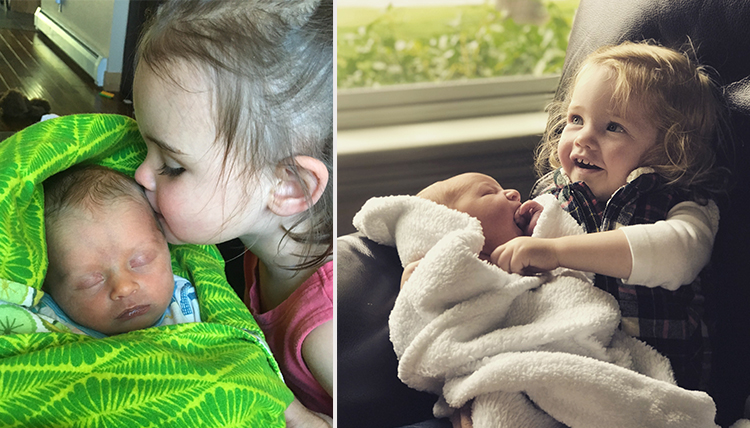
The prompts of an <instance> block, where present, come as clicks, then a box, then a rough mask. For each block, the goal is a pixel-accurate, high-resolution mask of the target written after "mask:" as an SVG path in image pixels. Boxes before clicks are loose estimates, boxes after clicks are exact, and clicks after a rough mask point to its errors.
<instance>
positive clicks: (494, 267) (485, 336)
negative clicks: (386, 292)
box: [354, 173, 715, 428]
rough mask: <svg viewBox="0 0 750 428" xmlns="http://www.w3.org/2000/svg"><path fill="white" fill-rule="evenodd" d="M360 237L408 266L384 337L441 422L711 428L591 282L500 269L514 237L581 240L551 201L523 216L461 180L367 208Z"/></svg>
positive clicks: (532, 204)
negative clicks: (432, 399) (432, 397)
mask: <svg viewBox="0 0 750 428" xmlns="http://www.w3.org/2000/svg"><path fill="white" fill-rule="evenodd" d="M354 225H355V227H357V229H358V230H359V231H360V232H362V233H363V234H364V235H365V236H366V237H367V238H369V239H371V240H373V241H375V242H377V243H379V244H382V245H389V246H394V247H396V249H397V250H398V255H399V258H400V260H401V265H402V266H405V267H406V271H405V274H404V277H403V278H402V279H403V283H402V289H401V291H400V292H399V294H398V296H397V297H396V301H395V302H394V306H393V309H392V311H391V314H390V317H389V321H388V327H389V338H390V340H391V343H392V345H393V350H394V352H395V354H396V356H397V358H398V360H399V362H398V377H399V379H400V380H401V381H402V382H404V383H405V384H406V385H408V386H410V387H411V388H414V389H417V390H420V391H428V392H431V393H434V394H437V395H438V396H439V398H438V401H437V402H436V404H435V407H434V408H433V413H434V415H435V416H436V417H452V418H456V419H454V422H458V423H461V422H465V421H466V420H467V419H469V420H470V422H471V424H472V425H473V426H474V427H475V428H485V427H487V428H490V427H492V428H494V427H518V426H533V427H535V428H559V427H561V426H569V427H574V428H575V427H590V426H608V427H618V428H643V427H659V428H664V427H674V428H677V427H679V428H684V427H709V426H711V427H713V426H715V425H713V424H712V422H711V421H712V419H713V415H714V414H715V407H714V406H713V401H712V400H711V398H710V396H708V395H707V394H705V393H701V392H696V391H688V390H685V389H682V388H679V387H678V386H677V385H676V384H675V382H674V378H673V375H672V370H671V367H670V365H669V360H667V359H666V358H665V357H664V356H662V355H660V354H658V352H656V351H655V350H654V349H653V348H651V347H649V346H648V345H646V344H645V343H643V342H640V341H638V340H637V339H635V338H632V337H630V336H628V335H626V334H624V333H622V332H621V331H619V330H618V328H617V327H618V325H619V323H620V310H619V306H618V304H617V302H616V301H615V299H614V298H613V297H612V295H611V294H609V293H607V292H606V291H604V290H601V289H598V288H596V287H595V286H594V285H593V282H592V280H591V277H592V275H590V274H587V273H585V272H581V271H576V270H572V269H566V268H556V269H554V270H551V271H548V272H542V273H539V274H538V275H528V276H523V275H518V274H511V273H508V272H507V271H505V270H503V269H502V268H501V267H499V265H498V263H497V261H496V260H495V259H496V258H497V255H498V253H499V252H501V251H500V250H501V249H502V248H503V247H505V246H507V245H508V244H507V243H508V242H510V241H514V240H515V238H517V237H524V236H529V235H533V236H534V237H537V238H558V237H564V236H575V235H582V234H583V233H584V231H583V229H582V228H581V226H580V225H578V223H577V222H576V220H575V219H574V218H573V217H572V216H571V215H570V214H568V213H567V212H565V211H564V210H563V209H562V207H561V205H560V204H559V202H558V201H557V199H556V198H555V197H554V196H553V195H541V196H539V197H537V198H535V199H534V200H533V201H527V202H524V203H522V202H521V198H520V195H519V193H518V192H517V191H515V190H510V189H503V188H502V186H500V185H499V184H498V183H497V182H496V181H495V180H493V179H492V178H490V177H488V176H486V175H483V174H476V173H468V174H461V175H458V176H455V177H452V178H450V179H447V180H445V181H440V182H437V183H435V184H433V185H430V186H428V187H427V188H425V189H424V190H422V191H421V192H420V193H419V194H418V195H417V196H407V195H399V196H386V197H378V198H372V199H370V200H368V201H367V202H366V203H365V204H364V206H363V207H362V209H361V210H360V211H359V213H357V215H356V216H355V217H354ZM499 249H500V250H499ZM417 264H418V266H417ZM407 278H408V280H406V279H407ZM655 403H658V404H655ZM467 416H470V417H468V418H467Z"/></svg>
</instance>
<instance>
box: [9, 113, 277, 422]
mask: <svg viewBox="0 0 750 428" xmlns="http://www.w3.org/2000/svg"><path fill="white" fill-rule="evenodd" d="M145 155H146V147H145V144H144V143H143V140H142V139H141V136H140V134H139V132H138V128H137V126H136V123H135V122H134V121H133V120H132V119H130V118H128V117H125V116H117V115H98V114H96V115H94V114H91V115H72V116H64V117H60V118H57V119H52V120H48V121H45V122H41V123H38V124H36V125H33V126H31V127H28V128H26V129H24V130H23V131H21V132H19V133H17V134H15V135H13V136H12V137H11V138H9V139H7V140H5V141H3V142H2V143H0V301H2V304H0V334H3V335H1V336H0V426H3V427H68V426H70V427H171V426H174V427H188V426H191V427H192V426H195V427H276V426H284V410H285V409H286V407H287V405H288V404H289V403H290V402H291V400H292V394H291V392H290V391H289V390H288V389H287V388H286V386H285V385H284V383H283V382H282V380H281V378H280V375H279V370H278V366H277V365H276V362H275V361H274V359H273V357H272V356H271V354H270V352H269V351H268V350H267V348H266V347H265V346H264V345H263V342H262V337H263V335H262V333H261V332H260V329H259V328H258V325H257V324H256V323H255V321H254V320H253V318H252V316H251V315H250V313H249V312H248V311H247V309H246V308H245V306H244V304H243V303H242V301H241V300H240V299H239V297H238V296H237V294H236V293H235V292H234V290H233V289H232V288H231V287H230V286H229V284H228V283H227V281H226V277H225V275H224V262H223V260H222V258H221V255H220V253H219V252H218V250H217V249H216V248H215V247H214V246H197V245H180V246H174V247H171V249H170V251H171V253H172V265H173V269H174V273H175V274H177V275H180V276H182V277H185V278H188V279H190V280H191V281H192V283H193V284H194V285H195V287H196V290H197V294H198V301H199V304H200V310H201V318H202V319H203V321H204V322H202V323H192V324H180V325H172V326H164V327H156V328H149V329H145V330H139V331H133V332H130V333H126V334H121V335H117V336H112V337H108V338H104V339H93V338H91V337H88V336H83V335H77V334H73V333H69V332H66V330H65V327H63V326H60V325H55V324H52V323H50V322H48V320H45V319H42V318H40V317H39V316H37V315H36V314H35V313H34V312H33V311H32V310H30V308H33V307H34V305H36V304H37V303H38V302H39V300H40V299H41V296H42V293H43V292H42V291H41V286H42V282H43V279H44V275H45V273H46V269H47V256H46V243H45V238H44V194H43V188H42V182H43V181H44V180H45V179H46V178H48V177H49V176H51V175H53V174H55V173H57V172H59V171H62V170H64V169H67V168H68V167H70V166H72V165H75V164H78V163H97V164H100V165H104V166H108V167H111V168H114V169H117V170H119V171H122V172H125V173H127V174H129V175H131V176H132V175H133V173H134V172H135V169H136V168H137V167H138V165H139V164H140V162H141V161H142V160H143V158H144V157H145Z"/></svg>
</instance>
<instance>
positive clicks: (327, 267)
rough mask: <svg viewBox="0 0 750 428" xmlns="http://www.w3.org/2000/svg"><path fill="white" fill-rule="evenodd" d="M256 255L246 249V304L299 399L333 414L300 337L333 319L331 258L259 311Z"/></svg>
mask: <svg viewBox="0 0 750 428" xmlns="http://www.w3.org/2000/svg"><path fill="white" fill-rule="evenodd" d="M257 266H258V258H257V257H255V255H253V254H251V253H250V252H247V253H245V305H247V307H248V309H250V312H251V313H252V314H253V316H254V317H255V320H256V321H257V322H258V325H259V326H260V328H261V330H263V334H265V336H266V341H267V342H268V346H269V347H270V348H271V352H273V355H274V357H276V361H277V362H278V363H279V367H280V368H281V373H282V374H283V375H284V381H285V382H286V385H287V386H288V387H289V389H291V390H292V392H293V393H294V395H295V396H296V397H297V398H298V399H299V401H300V402H301V403H302V404H304V405H305V407H307V408H308V409H310V410H312V411H314V412H320V413H325V414H327V415H328V416H333V399H332V398H331V396H330V395H328V393H327V392H326V390H325V389H323V387H321V386H320V384H319V383H318V381H317V380H315V377H314V376H313V375H312V373H310V370H309V369H308V368H307V365H305V361H304V360H303V359H302V341H303V340H305V338H306V337H307V335H308V334H310V332H311V331H312V330H313V329H314V328H315V327H317V326H319V325H321V324H323V323H324V322H326V321H330V320H332V319H333V262H332V261H331V262H328V263H326V264H324V265H323V266H321V268H320V269H318V270H317V271H316V272H315V273H314V274H313V275H312V276H311V277H310V278H308V279H307V280H306V281H305V282H304V283H303V284H302V285H301V286H300V287H299V288H298V289H297V290H295V291H294V293H292V295H291V296H289V297H288V298H287V299H286V300H284V301H283V302H281V304H280V305H279V306H277V307H275V308H274V309H271V310H270V311H268V312H265V313H261V312H260V290H259V288H258V281H257Z"/></svg>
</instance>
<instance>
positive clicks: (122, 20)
mask: <svg viewBox="0 0 750 428" xmlns="http://www.w3.org/2000/svg"><path fill="white" fill-rule="evenodd" d="M129 4H130V0H62V2H61V4H58V3H57V2H56V1H55V0H42V3H41V8H42V10H43V11H44V13H45V14H46V15H47V16H49V17H50V18H51V19H53V20H54V21H55V22H57V23H58V24H59V25H60V26H62V27H64V28H65V29H67V30H68V31H69V32H70V33H71V34H73V35H74V36H75V37H77V38H78V39H79V40H80V41H82V42H83V43H84V44H86V46H88V47H89V48H91V49H92V50H94V51H96V52H97V53H98V54H100V55H101V56H103V57H106V58H107V72H109V73H121V72H122V63H123V49H124V46H125V32H126V26H127V22H128V8H129Z"/></svg>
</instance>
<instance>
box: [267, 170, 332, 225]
mask: <svg viewBox="0 0 750 428" xmlns="http://www.w3.org/2000/svg"><path fill="white" fill-rule="evenodd" d="M292 161H293V162H294V165H295V166H296V170H297V174H296V175H295V174H294V172H293V168H294V167H293V166H291V165H289V164H288V163H287V162H284V163H281V164H279V165H278V166H277V167H276V178H277V179H278V180H279V181H278V183H277V184H276V187H274V189H273V192H272V194H271V200H270V201H269V203H268V208H269V209H270V210H271V211H272V212H273V213H274V214H276V215H280V216H282V217H286V216H290V215H294V214H298V213H301V212H303V211H305V210H307V209H308V208H310V207H311V206H313V205H314V204H315V203H316V202H318V199H320V196H321V195H322V194H323V191H324V190H325V188H326V185H327V184H328V168H326V166H325V164H324V163H323V162H321V161H319V160H318V159H315V158H312V157H309V156H295V157H294V158H293V159H292ZM305 190H307V192H305ZM306 195H309V199H308V198H307V197H306Z"/></svg>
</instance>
